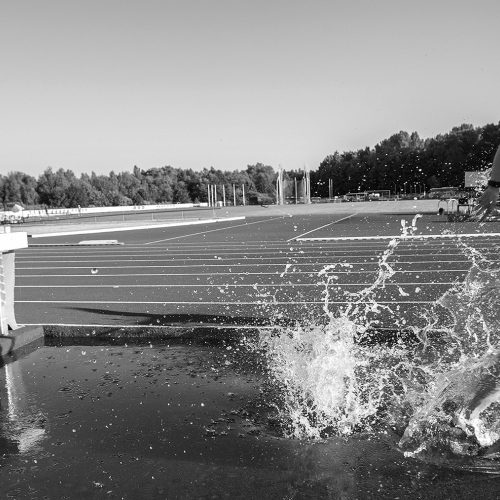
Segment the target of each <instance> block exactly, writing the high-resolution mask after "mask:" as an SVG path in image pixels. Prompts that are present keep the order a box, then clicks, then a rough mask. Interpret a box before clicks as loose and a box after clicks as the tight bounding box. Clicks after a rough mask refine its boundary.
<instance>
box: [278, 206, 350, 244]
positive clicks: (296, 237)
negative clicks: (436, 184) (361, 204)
mask: <svg viewBox="0 0 500 500" xmlns="http://www.w3.org/2000/svg"><path fill="white" fill-rule="evenodd" d="M355 215H357V214H356V213H354V214H351V215H348V216H346V217H342V219H338V220H336V221H333V222H330V223H328V224H325V225H324V226H320V227H317V228H315V229H311V230H310V231H307V233H302V234H301V235H299V236H295V237H294V238H291V239H289V240H286V242H287V243H289V242H290V241H295V240H300V238H301V237H302V236H305V235H306V234H310V233H314V232H315V231H319V230H320V229H323V228H324V227H328V226H332V225H333V224H337V222H341V221H343V220H346V219H350V218H351V217H354V216H355Z"/></svg>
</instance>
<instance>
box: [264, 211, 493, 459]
mask: <svg viewBox="0 0 500 500" xmlns="http://www.w3.org/2000/svg"><path fill="white" fill-rule="evenodd" d="M416 220H417V219H414V221H413V223H412V226H411V228H412V229H411V232H410V231H409V230H408V227H407V226H406V224H402V227H403V229H404V231H403V234H402V237H400V238H395V239H394V240H392V241H390V242H389V244H388V247H387V249H386V250H385V252H384V253H383V254H382V255H381V257H380V259H379V266H378V275H377V277H376V279H375V281H374V282H373V284H372V285H370V286H368V287H367V288H365V289H363V290H362V291H360V292H357V293H353V292H350V293H349V294H348V299H349V300H348V303H347V304H346V306H345V307H344V308H343V309H340V310H339V309H336V310H333V309H332V308H331V307H330V290H331V289H332V286H331V285H332V284H333V283H335V282H336V280H337V277H336V275H335V272H336V270H338V266H348V265H349V264H336V265H330V266H327V267H325V268H324V269H323V270H322V271H321V272H320V273H319V275H318V277H319V279H320V280H321V282H322V283H323V284H324V289H323V292H322V293H323V295H322V299H323V312H324V317H323V318H321V321H318V322H317V323H316V324H310V325H307V326H304V325H301V326H296V327H288V328H285V327H280V328H276V329H275V330H274V331H272V332H271V331H269V330H266V331H263V332H261V335H260V337H259V339H258V341H257V344H256V345H255V347H256V348H258V349H260V350H262V351H263V352H265V356H266V361H267V366H268V370H269V375H270V378H271V380H272V382H273V384H274V387H276V388H277V390H276V391H275V393H276V399H275V402H276V408H277V411H278V412H279V416H280V419H281V422H282V424H283V429H284V433H285V434H286V435H288V436H290V437H295V438H323V437H328V436H331V435H349V434H352V433H353V432H357V431H368V432H378V431H381V430H384V429H385V430H387V429H389V428H390V429H391V430H392V431H393V432H394V433H395V434H396V435H399V436H400V438H399V446H400V448H401V449H402V451H403V452H404V453H405V454H407V455H413V456H416V455H418V456H422V455H425V454H432V453H435V452H438V453H441V454H442V453H448V454H450V455H454V456H456V455H461V456H467V457H470V456H476V455H479V454H483V455H484V454H489V456H492V457H496V456H497V455H496V450H495V449H494V447H495V446H496V443H498V441H499V439H500V411H499V410H500V390H499V389H498V388H499V384H498V381H499V377H500V361H499V360H500V347H499V346H500V338H499V332H500V329H499V327H500V308H499V307H498V302H499V298H498V297H499V296H500V295H499V294H500V270H494V269H493V268H492V265H491V263H489V262H488V260H487V259H486V258H485V257H484V255H482V254H481V253H480V252H478V251H477V250H476V249H474V248H472V247H470V246H467V245H466V244H465V243H463V242H459V243H458V245H459V247H460V248H462V250H463V253H464V255H466V256H468V258H469V259H470V260H471V269H470V271H469V273H468V275H467V277H466V279H465V280H464V282H463V283H460V284H457V285H456V286H454V287H453V288H452V289H450V290H449V291H448V292H447V293H446V294H444V295H443V296H442V297H441V298H440V299H439V300H438V301H437V303H436V304H434V305H433V306H431V307H429V309H428V310H427V311H426V313H425V317H426V318H425V319H426V325H425V326H424V327H421V326H420V327H418V328H417V327H412V326H411V325H409V327H408V328H409V329H411V330H412V332H413V341H412V342H410V343H408V342H403V341H402V340H397V341H395V342H391V343H387V342H373V341H371V340H370V336H369V332H370V330H371V329H372V327H373V326H374V325H376V324H377V320H376V317H377V314H379V313H380V312H384V311H385V310H387V309H389V308H388V307H387V306H386V305H384V306H382V305H380V304H378V303H377V301H376V298H375V293H376V292H377V291H378V290H380V289H382V288H384V287H385V284H386V281H387V280H388V279H389V278H390V277H391V276H392V275H393V274H394V270H393V269H392V267H391V266H390V264H389V259H390V257H391V256H392V255H393V254H394V252H395V251H396V249H397V247H398V245H399V244H400V243H401V241H404V239H405V236H407V235H409V234H414V233H415V231H416ZM443 311H446V313H447V318H448V321H447V322H446V323H443V320H442V318H443ZM374 318H375V319H374ZM492 447H493V449H492Z"/></svg>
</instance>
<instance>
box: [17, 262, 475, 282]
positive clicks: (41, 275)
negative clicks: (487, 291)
mask: <svg viewBox="0 0 500 500" xmlns="http://www.w3.org/2000/svg"><path fill="white" fill-rule="evenodd" d="M372 264H373V265H376V264H377V263H376V262H373V263H372ZM377 271H378V268H377V269H374V270H373V271H335V274H377ZM468 271H469V270H468V269H445V270H442V269H441V270H440V273H462V274H467V272H468ZM406 273H408V274H410V273H414V274H417V273H434V274H435V273H436V270H435V269H422V270H421V271H419V270H416V271H413V270H405V271H395V274H406ZM280 274H281V273H280V272H279V271H273V272H257V273H253V272H245V273H240V274H237V275H236V276H238V277H243V276H278V275H280ZM299 274H305V275H314V276H317V274H318V272H317V271H290V272H287V273H286V275H285V276H287V277H288V278H290V277H291V276H295V275H299ZM234 275H235V273H234V272H219V273H137V274H100V275H99V276H98V278H99V279H100V278H116V277H120V278H125V277H127V278H130V277H134V278H135V277H138V276H143V277H146V276H163V277H166V278H168V277H171V276H200V277H202V276H207V277H211V276H234ZM20 278H89V279H93V280H95V279H97V278H96V277H95V276H91V275H89V274H16V280H17V279H20Z"/></svg>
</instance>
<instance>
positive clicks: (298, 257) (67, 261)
mask: <svg viewBox="0 0 500 500" xmlns="http://www.w3.org/2000/svg"><path fill="white" fill-rule="evenodd" d="M429 255H432V256H434V257H436V258H438V257H448V256H454V255H456V256H457V257H461V255H462V254H460V253H446V254H445V253H443V254H439V255H436V254H435V253H432V252H426V253H415V252H412V253H410V255H400V254H394V255H393V256H392V257H428V256H429ZM216 257H217V259H215V258H214V257H210V256H205V257H203V256H202V257H197V258H193V257H192V256H190V257H186V258H179V259H175V258H168V257H167V258H159V257H153V256H151V258H149V259H121V258H118V257H114V258H112V257H110V258H109V259H101V258H97V257H96V258H93V259H77V260H70V259H62V258H61V259H58V260H57V261H55V260H46V259H36V260H26V261H23V264H25V265H26V264H29V263H30V262H33V263H37V264H42V263H44V264H50V263H54V262H58V263H61V264H63V263H64V264H71V263H80V264H84V263H87V262H88V263H89V264H96V265H97V263H104V264H106V263H108V262H113V263H118V262H125V263H127V262H135V263H138V264H139V263H142V262H165V263H168V262H191V261H204V262H205V261H208V262H211V261H213V260H219V261H223V262H230V261H234V260H237V261H241V260H246V261H249V262H250V261H254V260H257V261H262V260H268V261H276V260H280V259H290V260H293V261H294V262H292V263H291V264H292V265H293V264H295V263H296V261H298V260H312V259H325V258H328V257H331V258H332V259H340V258H349V257H350V258H352V257H356V258H358V259H361V258H370V259H373V258H375V257H378V255H355V256H353V255H331V256H328V257H327V256H325V255H322V254H320V255H288V256H287V255H283V256H278V257H271V256H267V255H262V256H257V257H248V256H247V255H245V256H244V257H241V256H238V257H221V256H219V255H218V256H216ZM390 262H393V261H392V260H391V261H390ZM397 262H399V261H397ZM434 262H437V261H434ZM439 262H441V261H439ZM288 263H290V262H287V264H288ZM313 264H314V262H313ZM135 267H140V266H139V265H137V266H135Z"/></svg>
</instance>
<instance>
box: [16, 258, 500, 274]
mask: <svg viewBox="0 0 500 500" xmlns="http://www.w3.org/2000/svg"><path fill="white" fill-rule="evenodd" d="M173 262H175V261H173ZM459 262H465V263H469V264H472V263H471V261H470V260H468V259H462V260H458V259H455V260H415V261H403V260H398V261H395V262H392V261H391V265H392V266H394V265H400V264H413V265H414V264H456V263H459ZM489 262H492V263H493V262H499V260H498V259H491V260H489ZM341 263H342V262H341ZM286 264H288V262H286V263H285V262H281V263H280V262H278V263H276V262H275V263H267V264H259V263H255V262H249V263H248V264H239V263H236V264H235V263H233V264H172V265H162V266H157V265H151V266H149V265H142V266H123V265H122V266H108V265H106V266H100V269H144V268H160V269H161V268H165V269H168V268H171V267H173V268H181V267H188V268H189V267H203V268H206V267H269V266H284V265H286ZM330 264H332V261H331V260H329V261H328V262H312V263H311V262H302V263H293V264H292V266H295V267H296V266H328V265H330ZM349 264H351V265H353V266H366V265H378V262H376V261H372V262H365V261H361V262H349ZM88 268H89V266H31V267H22V266H19V267H18V268H17V269H23V270H26V269H88ZM335 272H337V271H335ZM339 272H340V271H339Z"/></svg>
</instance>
